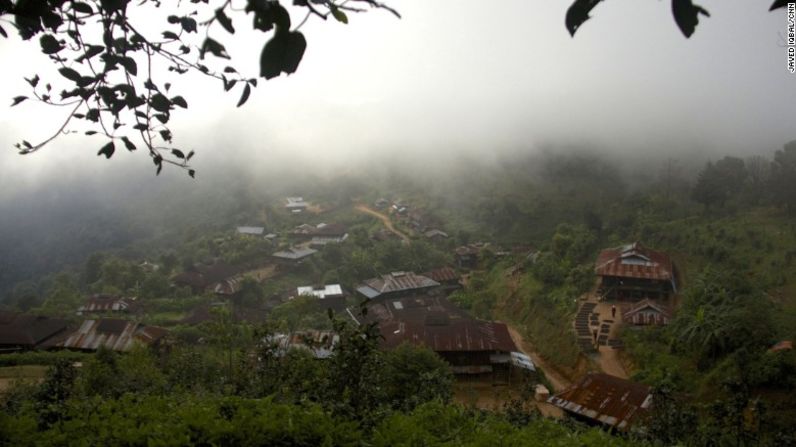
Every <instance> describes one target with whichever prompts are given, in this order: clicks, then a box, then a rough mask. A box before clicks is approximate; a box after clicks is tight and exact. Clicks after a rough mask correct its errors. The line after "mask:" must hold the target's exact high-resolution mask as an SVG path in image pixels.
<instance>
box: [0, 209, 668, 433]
mask: <svg viewBox="0 0 796 447" xmlns="http://www.w3.org/2000/svg"><path fill="white" fill-rule="evenodd" d="M293 199H296V200H292V201H291V200H288V202H289V205H292V206H295V207H297V208H301V209H303V208H302V206H301V205H302V204H304V205H305V206H306V202H304V201H303V200H301V198H293ZM238 232H239V233H241V234H245V235H256V236H261V235H263V233H264V228H262V227H239V228H238ZM291 236H292V237H294V238H297V239H302V240H304V241H315V240H317V239H316V238H322V239H324V240H325V241H326V243H329V241H337V242H341V241H343V240H345V238H346V237H347V233H346V228H345V227H344V226H342V225H337V224H320V225H301V226H299V227H296V228H295V229H294V230H293V231H292V232H291ZM308 245H309V244H306V245H300V246H295V247H291V248H289V249H286V250H282V251H280V252H276V253H274V254H273V256H274V257H275V258H283V259H285V260H287V261H297V260H300V259H302V258H303V257H306V256H309V255H311V254H312V253H314V252H315V249H313V248H310V247H309V246H308ZM485 247H486V244H481V245H478V244H471V245H467V246H462V247H459V248H457V249H456V252H455V253H456V256H457V264H458V265H459V267H462V268H464V267H467V266H470V265H471V264H470V263H471V262H477V258H478V255H479V253H480V252H481V251H482V250H484V249H485ZM239 273H240V272H238V271H236V270H235V269H234V268H232V267H230V266H228V265H225V264H219V263H217V264H214V265H211V266H196V267H195V268H194V269H192V270H190V271H187V272H183V273H181V274H179V275H177V276H176V277H175V278H174V281H175V283H178V284H185V285H190V286H192V287H194V288H198V289H201V290H208V288H210V289H212V290H214V291H215V292H216V293H218V294H222V295H223V294H233V293H235V292H236V291H237V289H236V288H237V281H238V279H239V278H238V277H237V276H236V275H238V274H239ZM595 273H596V274H597V275H598V276H599V277H600V279H601V283H600V293H601V294H602V295H603V296H604V297H606V298H617V299H627V298H631V299H632V298H639V297H641V299H637V300H636V302H635V307H637V308H638V309H635V310H636V311H637V313H640V312H641V310H640V309H642V308H644V309H648V308H649V307H650V306H652V307H655V308H657V309H658V311H659V313H661V314H662V315H666V316H667V318H668V317H669V316H670V311H669V310H668V308H666V307H665V306H662V305H661V304H660V303H659V302H658V301H657V300H656V299H655V298H658V297H659V296H660V295H657V294H667V293H671V292H675V291H676V290H677V273H676V269H675V267H674V264H673V263H672V261H671V259H670V258H669V257H668V256H667V255H666V254H664V253H661V252H656V251H654V250H650V249H648V248H646V247H644V246H642V245H641V244H640V243H634V244H630V245H626V246H622V247H617V248H612V249H607V250H604V251H603V252H601V253H600V255H599V257H598V259H597V262H596V264H595ZM459 282H460V276H459V274H458V273H457V271H456V270H454V269H453V268H451V267H443V268H439V269H435V270H431V271H428V272H424V273H420V274H418V273H414V272H401V271H399V272H391V273H387V274H383V275H380V276H378V277H375V278H370V279H366V280H364V281H362V282H361V283H360V284H359V285H357V286H356V287H355V293H356V294H357V295H358V296H359V297H361V298H364V299H366V301H367V303H366V308H367V313H365V314H361V313H360V312H359V311H358V310H355V309H353V308H346V307H345V304H346V300H345V298H346V296H347V294H346V292H345V291H344V289H343V288H342V287H341V286H340V285H339V284H329V285H320V286H318V285H315V286H302V287H298V288H297V289H296V295H304V296H313V297H315V298H317V299H318V301H319V302H321V303H325V305H327V306H329V307H332V308H335V310H340V311H344V312H345V313H346V314H347V315H348V316H349V317H350V318H351V319H352V321H353V322H355V323H356V324H369V323H375V324H377V325H378V328H379V331H380V333H381V336H382V341H381V344H382V346H383V348H385V349H391V348H394V347H397V346H398V345H400V344H402V343H410V344H415V345H423V346H426V347H428V348H430V349H432V350H434V351H435V352H437V353H438V354H439V355H440V356H441V357H442V358H444V359H445V360H446V361H447V362H448V363H449V364H450V365H451V367H452V368H453V371H454V372H455V373H457V374H480V373H485V372H494V371H496V370H499V369H502V368H510V367H512V366H514V367H519V368H523V369H530V370H533V369H535V366H534V364H533V362H532V361H531V359H530V358H528V357H527V356H526V355H525V354H523V353H522V352H521V351H519V349H518V348H517V346H516V344H515V342H514V341H513V339H512V337H511V335H510V332H509V330H508V327H507V326H506V325H505V324H503V323H501V322H496V321H486V320H480V319H476V318H473V317H472V316H470V315H469V314H468V313H467V312H465V311H464V310H462V309H460V308H458V307H457V306H455V305H454V304H453V303H451V302H450V301H449V300H448V299H447V293H446V292H448V291H450V288H455V287H458V285H459ZM135 308H136V302H135V299H131V298H123V297H111V296H103V295H95V296H91V297H89V298H88V299H87V300H86V302H85V304H84V305H83V306H81V307H80V308H79V309H78V310H77V313H78V315H84V314H92V313H110V312H129V311H131V310H134V309H135ZM631 314H632V312H631ZM645 321H646V320H645ZM167 333H168V331H167V330H166V329H163V328H159V327H154V326H148V325H144V324H141V323H138V322H134V321H128V320H123V319H117V318H92V319H86V320H84V321H83V322H82V323H80V324H79V325H78V326H76V327H71V326H70V325H69V324H68V323H67V321H66V320H61V319H57V318H49V317H42V316H32V315H25V314H19V313H11V312H0V350H1V351H6V352H8V351H15V350H23V349H77V350H86V351H91V350H96V349H98V348H99V347H100V346H105V347H107V348H110V349H113V350H117V351H127V350H129V349H131V348H132V347H133V346H135V345H136V344H143V345H155V344H157V343H159V342H160V341H161V340H162V339H163V338H164V337H165V336H166V335H167ZM274 337H275V338H274V341H275V342H278V343H279V344H280V346H282V347H284V348H285V349H288V348H290V347H295V346H303V347H305V348H307V349H311V350H312V351H313V352H314V353H315V354H316V357H318V358H325V357H328V356H329V355H331V352H332V348H333V346H334V344H335V343H336V341H337V340H338V339H337V338H336V336H335V334H332V333H329V332H323V331H304V332H301V333H295V334H292V335H284V334H281V335H280V334H278V335H275V336H274ZM548 402H549V403H551V404H553V405H556V406H558V407H560V408H561V409H563V410H564V411H566V412H568V413H570V414H572V415H573V416H575V417H578V418H582V419H585V420H591V421H593V422H597V423H601V424H604V425H608V426H611V427H614V428H616V429H618V430H626V429H627V428H628V427H629V426H630V425H631V424H632V423H633V422H634V421H636V420H638V419H639V418H641V417H643V416H644V415H645V414H647V412H648V410H649V408H650V406H651V403H652V397H651V393H650V389H649V387H647V386H645V385H642V384H637V383H633V382H630V381H627V380H623V379H620V378H616V377H613V376H609V375H606V374H598V373H590V374H587V375H585V376H583V377H582V378H581V380H580V381H579V382H577V383H575V384H573V385H572V386H571V387H570V388H568V389H566V390H564V391H562V392H560V393H558V394H555V395H553V396H550V398H549V399H548Z"/></svg>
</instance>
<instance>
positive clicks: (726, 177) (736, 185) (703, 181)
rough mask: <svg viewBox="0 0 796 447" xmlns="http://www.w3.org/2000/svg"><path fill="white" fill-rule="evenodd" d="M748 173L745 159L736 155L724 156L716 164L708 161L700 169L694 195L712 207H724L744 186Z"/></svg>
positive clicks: (695, 198)
mask: <svg viewBox="0 0 796 447" xmlns="http://www.w3.org/2000/svg"><path fill="white" fill-rule="evenodd" d="M747 176H748V173H747V171H746V165H745V164H744V161H743V160H742V159H740V158H736V157H729V156H727V157H724V158H722V159H721V160H719V161H717V162H716V163H715V164H714V163H710V162H708V164H707V165H705V168H704V169H703V170H702V171H700V173H699V177H698V178H697V183H696V185H694V189H693V191H692V196H693V198H694V200H695V201H697V202H699V203H701V204H703V205H705V207H706V208H708V209H709V208H710V207H711V206H713V205H717V206H719V207H723V206H724V204H725V203H726V202H727V200H729V199H730V198H732V197H733V196H736V195H737V194H738V193H739V192H740V191H741V189H742V188H743V186H744V182H745V181H746V178H747Z"/></svg>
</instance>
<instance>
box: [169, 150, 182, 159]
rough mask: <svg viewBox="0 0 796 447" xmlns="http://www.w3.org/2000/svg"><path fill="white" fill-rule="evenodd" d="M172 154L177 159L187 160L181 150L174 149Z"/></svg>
mask: <svg viewBox="0 0 796 447" xmlns="http://www.w3.org/2000/svg"><path fill="white" fill-rule="evenodd" d="M171 153H172V154H173V155H174V156H175V157H177V158H185V154H183V153H182V151H181V150H179V149H172V150H171Z"/></svg>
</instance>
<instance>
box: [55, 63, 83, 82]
mask: <svg viewBox="0 0 796 447" xmlns="http://www.w3.org/2000/svg"><path fill="white" fill-rule="evenodd" d="M58 73H61V76H63V77H65V78H66V79H69V80H70V81H74V82H79V81H80V78H81V76H80V73H78V72H77V71H75V70H72V69H71V68H69V67H62V68H60V69H59V70H58Z"/></svg>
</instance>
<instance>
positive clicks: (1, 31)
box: [0, 26, 8, 37]
mask: <svg viewBox="0 0 796 447" xmlns="http://www.w3.org/2000/svg"><path fill="white" fill-rule="evenodd" d="M0 36H3V37H8V34H7V33H6V30H4V29H3V27H2V26H0Z"/></svg>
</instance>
